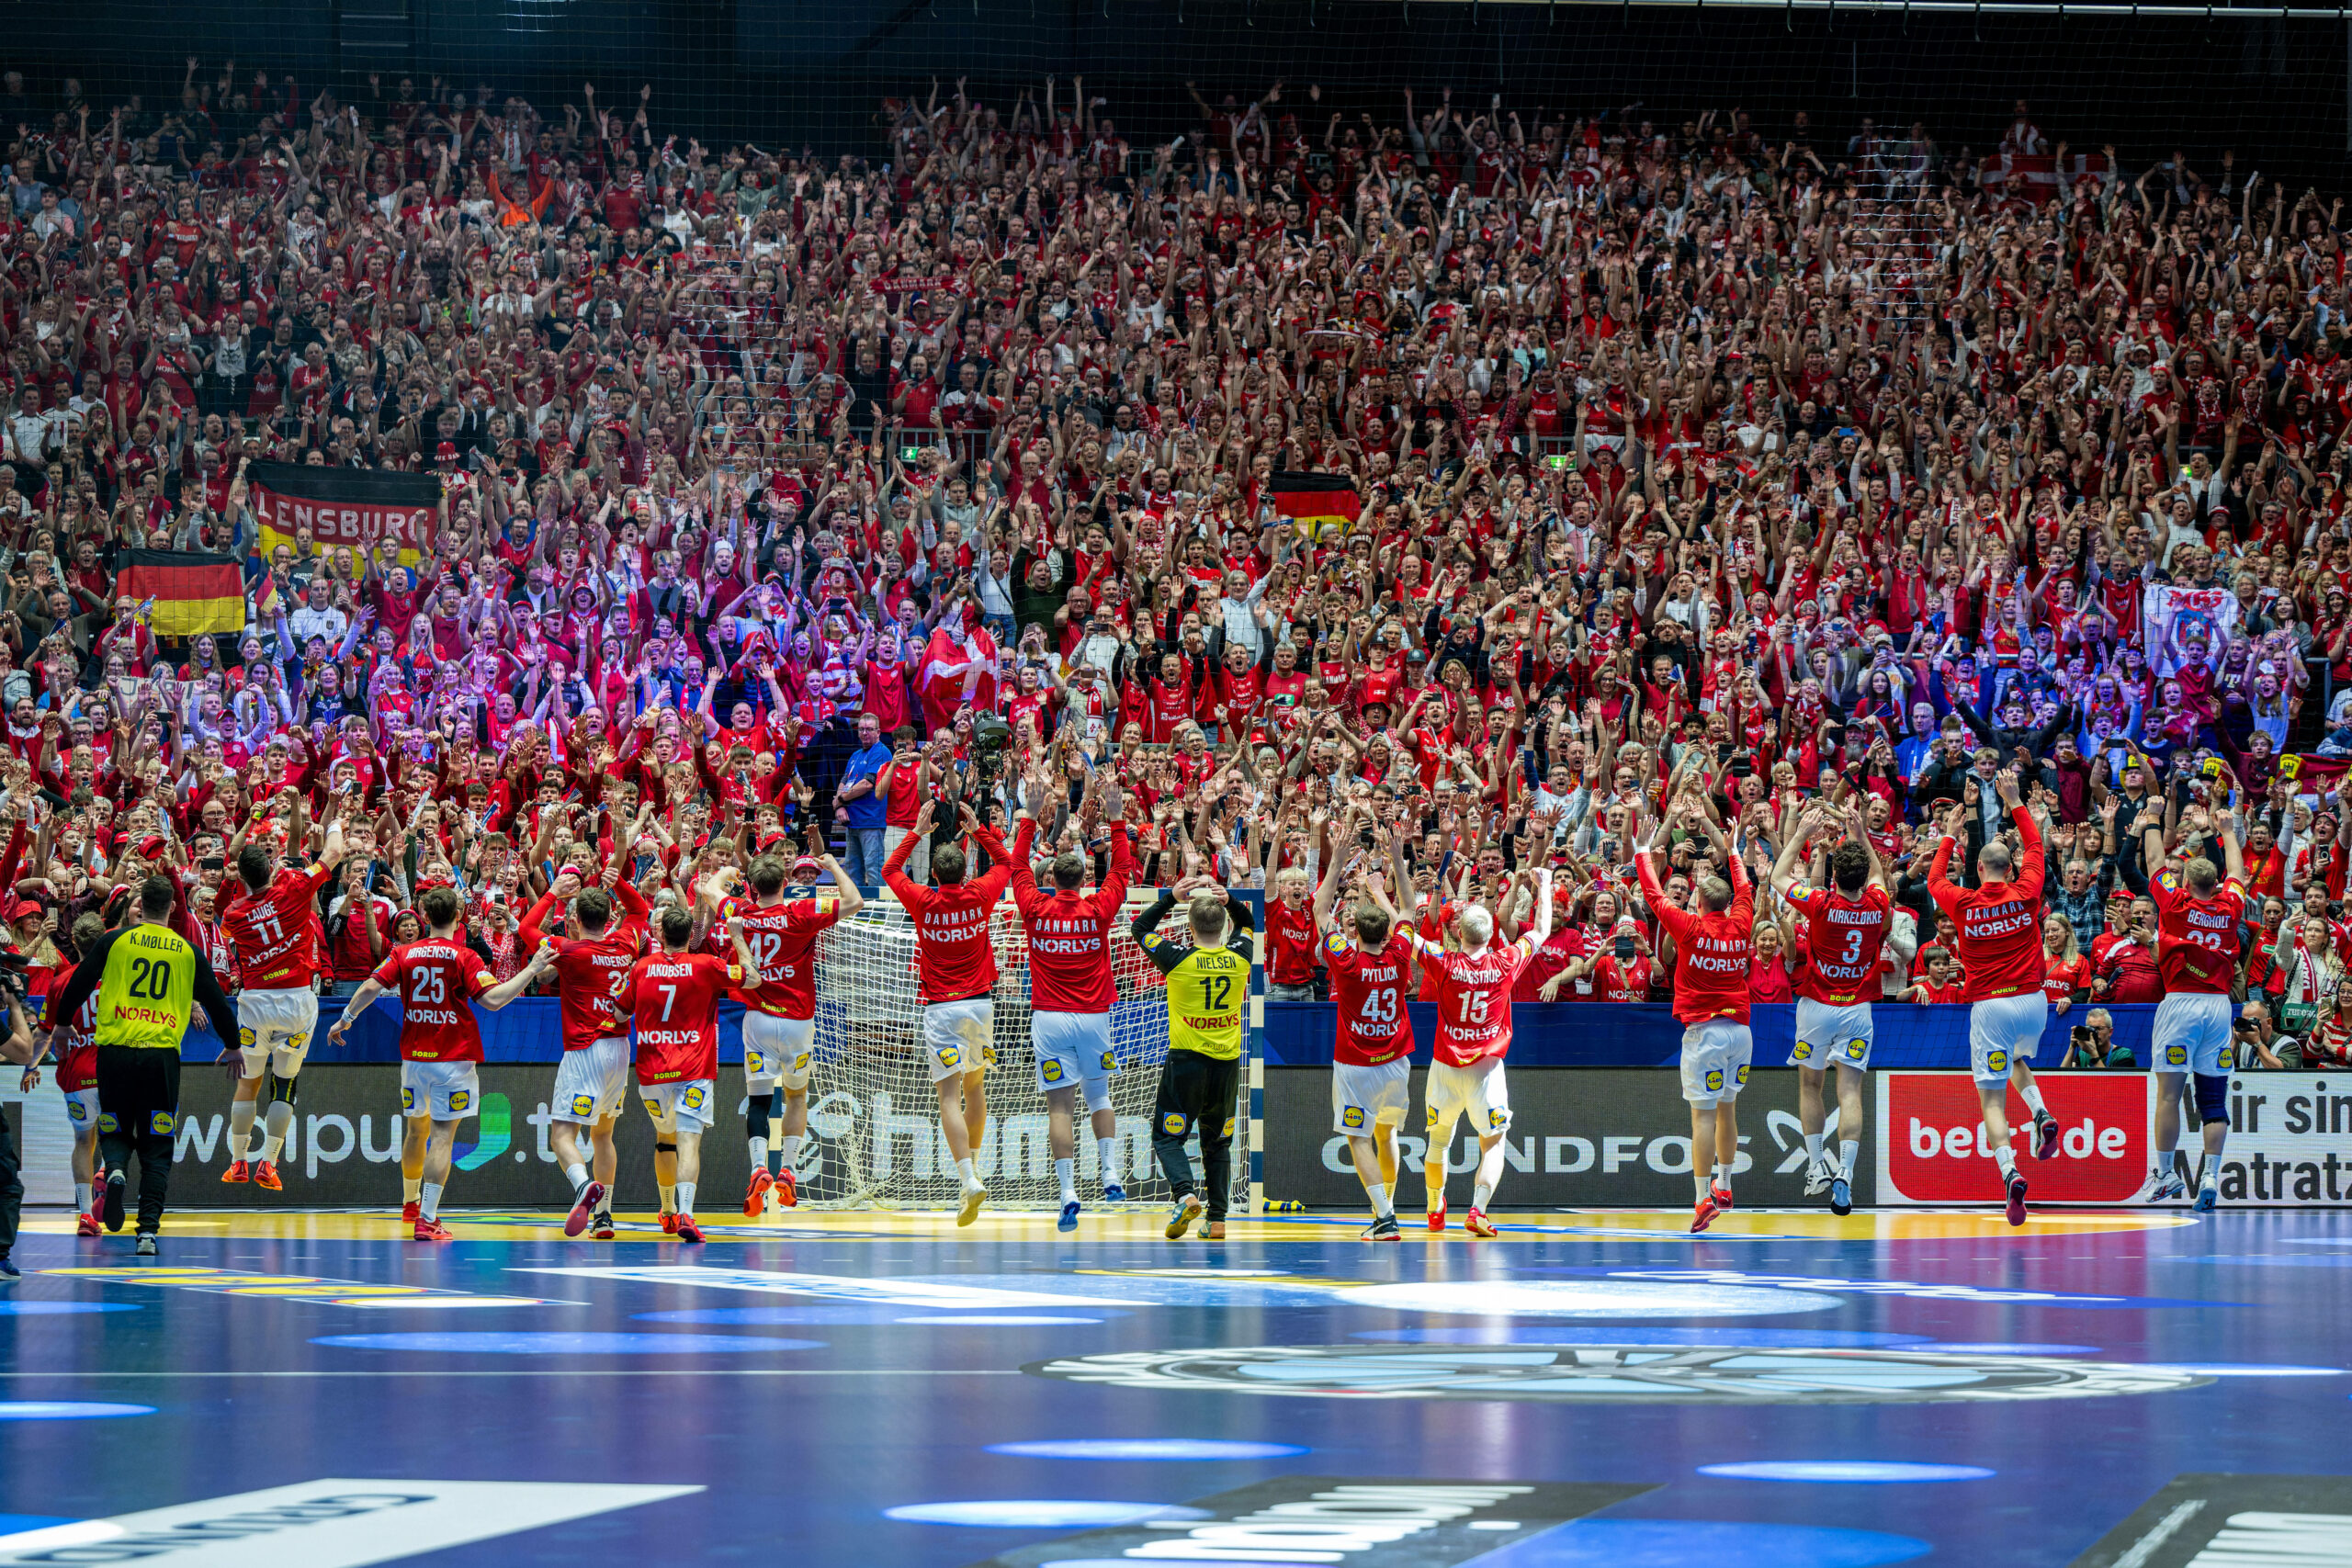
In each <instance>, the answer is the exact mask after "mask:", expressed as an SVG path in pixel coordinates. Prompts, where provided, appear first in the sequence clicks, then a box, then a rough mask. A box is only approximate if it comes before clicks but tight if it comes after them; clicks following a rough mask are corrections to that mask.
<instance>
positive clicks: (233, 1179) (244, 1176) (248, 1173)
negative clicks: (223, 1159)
mask: <svg viewBox="0 0 2352 1568" xmlns="http://www.w3.org/2000/svg"><path fill="white" fill-rule="evenodd" d="M220 1179H221V1181H222V1182H223V1183H225V1184H227V1185H229V1186H232V1187H233V1186H235V1185H236V1184H237V1183H239V1182H241V1181H251V1180H252V1179H254V1168H253V1167H252V1166H251V1165H249V1164H247V1163H246V1162H245V1161H243V1160H241V1159H239V1160H231V1161H230V1162H229V1168H228V1169H226V1170H224V1171H222V1172H221V1173H220Z"/></svg>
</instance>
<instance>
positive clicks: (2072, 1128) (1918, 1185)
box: [1873, 1073, 2352, 1208]
mask: <svg viewBox="0 0 2352 1568" xmlns="http://www.w3.org/2000/svg"><path fill="white" fill-rule="evenodd" d="M2039 1081H2040V1083H2041V1089H2042V1096H2043V1099H2044V1100H2045V1102H2046V1103H2047V1104H2048V1105H2049V1107H2050V1113H2051V1114H2052V1116H2055V1117H2056V1118H2057V1119H2058V1123H2059V1126H2060V1128H2061V1129H2062V1130H2063V1131H2062V1135H2061V1138H2060V1142H2059V1156H2058V1157H2057V1158H2056V1159H2054V1160H2051V1161H2049V1162H2046V1163H2042V1164H2037V1163H2035V1162H2034V1161H2031V1160H2027V1161H2025V1162H2024V1168H2025V1172H2026V1178H2027V1180H2028V1182H2029V1183H2030V1201H2033V1202H2035V1203H2045V1202H2046V1203H2128V1202H2130V1201H2131V1199H2132V1198H2133V1196H2134V1195H2136V1194H2137V1193H2138V1192H2139V1190H2141V1188H2143V1186H2145V1185H2146V1184H2147V1179H2148V1169H2149V1167H2150V1165H2151V1163H2152V1152H2151V1151H2153V1150H2154V1146H2155V1145H2154V1137H2153V1133H2154V1119H2155V1101H2156V1094H2155V1080H2154V1077H2153V1076H2152V1075H2150V1074H2147V1073H2043V1074H2041V1075H2040V1077H2039ZM2184 1098H2185V1099H2186V1100H2188V1102H2189V1103H2188V1106H2187V1107H2186V1109H2187V1111H2188V1112H2189V1115H2188V1118H2186V1119H2185V1120H2188V1121H2192V1122H2193V1120H2194V1112H2195V1095H2194V1094H2193V1093H2190V1094H2188V1095H2187V1096H2185V1097H2184ZM2008 1105H2009V1120H2010V1122H2011V1124H2012V1125H2013V1126H2018V1127H2023V1126H2025V1125H2026V1124H2027V1123H2028V1122H2030V1118H2029V1117H2026V1116H2024V1115H2023V1111H2024V1109H2025V1108H2024V1105H2023V1103H2022V1102H2021V1101H2020V1100H2018V1096H2017V1092H2016V1091H2015V1090H2014V1089H2012V1090H2011V1091H2010V1093H2009V1100H2008ZM2229 1115H2230V1136H2229V1141H2228V1142H2227V1143H2226V1144H2225V1145H2223V1146H2222V1168H2221V1179H2220V1186H2221V1191H2222V1201H2223V1202H2224V1203H2230V1204H2245V1205H2251V1206H2255V1207H2269V1208H2295V1207H2301V1206H2306V1205H2318V1206H2323V1207H2324V1206H2326V1205H2330V1204H2346V1203H2352V1076H2347V1075H2345V1074H2341V1073H2233V1074H2231V1075H2230V1111H2229ZM1873 1121H1874V1122H1875V1126H1876V1134H1875V1139H1874V1141H1875V1142H1876V1144H1877V1145H1878V1174H1879V1180H1878V1186H1877V1190H1876V1193H1875V1201H1877V1202H1878V1203H1879V1204H1881V1205H1883V1206H1896V1205H1904V1204H1922V1203H1990V1202H1995V1201H1998V1199H1999V1197H2000V1180H1999V1176H1998V1172H1997V1170H1996V1167H1995V1166H1994V1163H1993V1158H1992V1151H1991V1149H1990V1147H1989V1146H1988V1145H1986V1144H1985V1138H1984V1127H1983V1122H1982V1121H1981V1119H1980V1116H1979V1113H1978V1111H1977V1105H1976V1089H1975V1086H1974V1085H1973V1083H1972V1082H1971V1081H1970V1079H1969V1077H1968V1075H1967V1074H1965V1073H1881V1074H1879V1075H1878V1104H1877V1115H1876V1116H1875V1118H1873ZM2179 1146H2180V1147H2181V1148H2182V1149H2184V1150H2187V1151H2188V1154H2189V1156H2190V1159H2191V1161H2192V1168H2193V1162H2194V1161H2195V1160H2196V1159H2197V1158H2198V1157H2199V1151H2200V1150H2201V1149H2202V1147H2203V1144H2202V1142H2201V1140H2200V1136H2199V1132H2198V1129H2197V1128H2196V1127H2195V1126H2193V1125H2185V1126H2184V1127H2183V1128H2182V1130H2181V1135H2180V1145H2179Z"/></svg>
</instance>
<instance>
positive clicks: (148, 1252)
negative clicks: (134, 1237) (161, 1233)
mask: <svg viewBox="0 0 2352 1568" xmlns="http://www.w3.org/2000/svg"><path fill="white" fill-rule="evenodd" d="M133 1250H134V1251H136V1252H137V1253H138V1254H139V1256H140V1257H141V1258H153V1257H154V1256H155V1238H154V1237H153V1236H152V1235H142V1236H141V1237H140V1238H139V1245H138V1247H135V1248H134V1249H133Z"/></svg>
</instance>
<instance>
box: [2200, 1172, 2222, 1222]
mask: <svg viewBox="0 0 2352 1568" xmlns="http://www.w3.org/2000/svg"><path fill="white" fill-rule="evenodd" d="M2221 1201H2222V1189H2221V1186H2220V1184H2219V1183H2218V1182H2216V1181H2214V1180H2213V1179H2212V1178H2211V1177H2210V1176H2209V1177H2207V1178H2206V1179H2204V1180H2202V1181H2200V1182H2199V1183H2198V1184H2197V1212H2198V1213H2200V1214H2210V1213H2212V1212H2213V1211H2214V1210H2215V1209H2216V1208H2217V1207H2219V1206H2220V1204H2221Z"/></svg>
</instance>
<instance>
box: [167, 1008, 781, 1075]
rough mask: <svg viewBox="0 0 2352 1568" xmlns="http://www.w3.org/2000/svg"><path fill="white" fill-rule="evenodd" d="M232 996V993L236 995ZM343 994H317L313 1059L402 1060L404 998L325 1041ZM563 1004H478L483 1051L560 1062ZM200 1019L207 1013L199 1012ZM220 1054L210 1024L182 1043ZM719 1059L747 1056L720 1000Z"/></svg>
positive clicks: (185, 1057) (197, 1054)
mask: <svg viewBox="0 0 2352 1568" xmlns="http://www.w3.org/2000/svg"><path fill="white" fill-rule="evenodd" d="M233 999H234V998H232V1000H233ZM344 1000H345V998H341V997H321V998H319V1032H318V1033H317V1035H316V1036H314V1037H313V1039H312V1041H311V1055H310V1060H311V1061H313V1062H397V1061H399V1060H400V1059H401V1050H400V1045H401V1002H400V998H398V997H396V996H387V997H381V998H378V999H377V1002H376V1005H375V1006H374V1007H371V1008H369V1009H368V1011H367V1013H366V1014H365V1015H364V1016H362V1017H360V1018H359V1019H357V1020H356V1021H354V1022H353V1023H352V1025H351V1032H350V1033H349V1034H348V1035H346V1036H345V1038H344V1042H343V1044H342V1045H341V1046H340V1047H336V1046H333V1045H330V1044H328V1043H327V1031H328V1029H329V1028H331V1027H333V1025H334V1022H335V1021H336V1020H337V1019H340V1018H341V1017H342V1016H343V1009H344ZM562 1007H563V1004H562V1003H561V1002H560V1001H558V1000H557V999H556V998H553V997H522V998H517V999H515V1000H514V1001H511V1002H509V1003H507V1004H506V1005H505V1006H504V1007H503V1008H501V1009H500V1010H498V1011H496V1012H484V1011H483V1010H481V1009H480V1008H476V1009H474V1020H475V1021H476V1022H478V1023H479V1024H481V1055H482V1060H484V1061H486V1062H556V1061H560V1060H561V1059H562V1057H563V1015H562ZM196 1018H197V1021H198V1023H199V1024H200V1023H201V1022H202V1021H203V1019H204V1015H203V1014H202V1013H201V1012H199V1013H198V1014H197V1015H196ZM218 1055H220V1042H219V1041H218V1040H215V1039H214V1038H213V1037H212V1032H211V1031H210V1030H208V1029H201V1028H198V1029H192V1030H190V1031H189V1032H188V1034H187V1039H185V1040H183V1041H181V1042H180V1060H181V1061H182V1062H184V1063H186V1062H209V1061H211V1060H212V1059H213V1058H215V1057H216V1056H218ZM718 1059H719V1060H720V1061H722V1062H738V1063H740V1062H741V1061H742V1059H743V1005H742V1004H741V1002H721V1003H719V1004H718Z"/></svg>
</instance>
